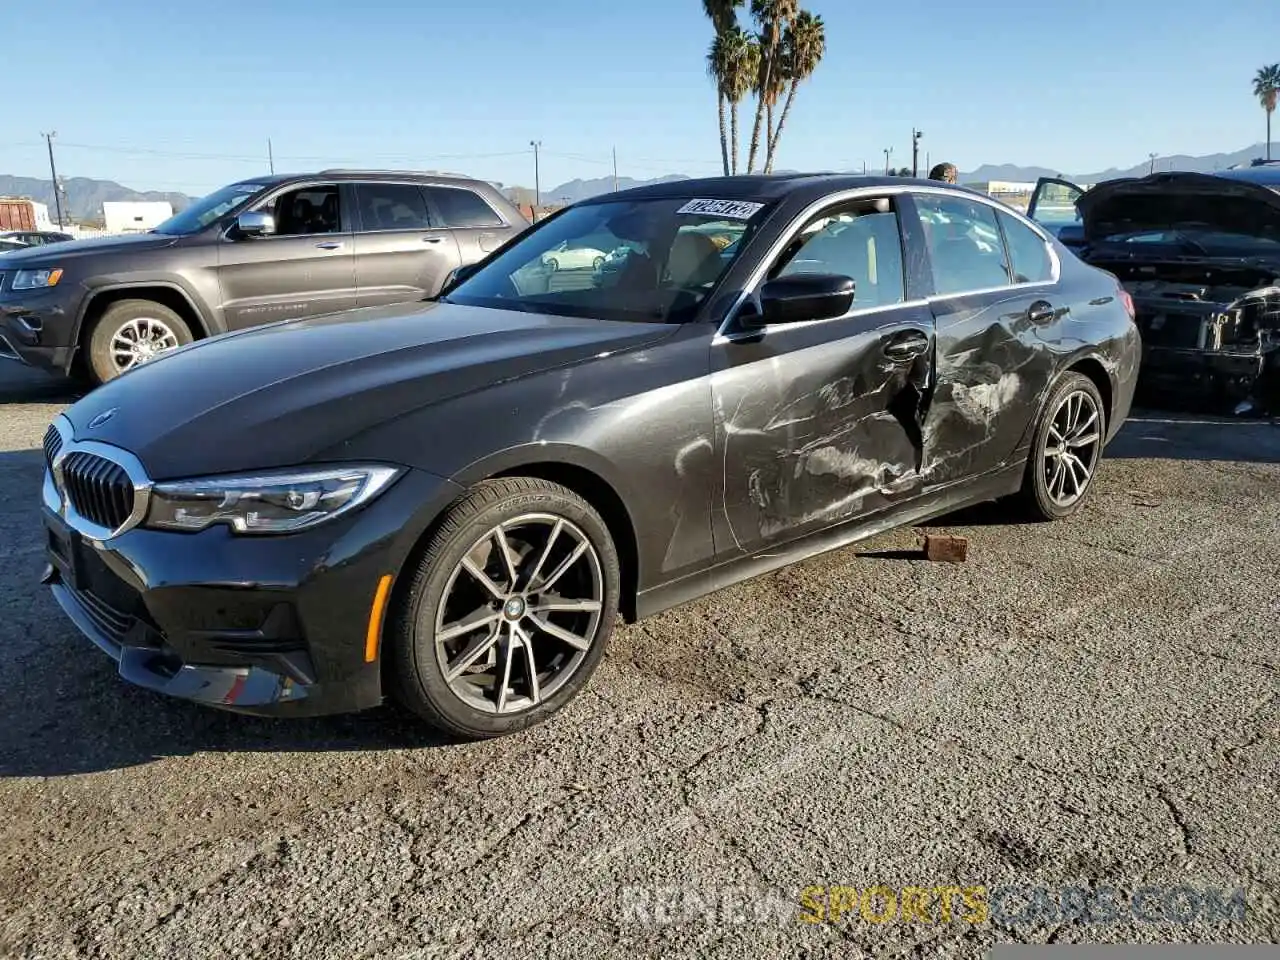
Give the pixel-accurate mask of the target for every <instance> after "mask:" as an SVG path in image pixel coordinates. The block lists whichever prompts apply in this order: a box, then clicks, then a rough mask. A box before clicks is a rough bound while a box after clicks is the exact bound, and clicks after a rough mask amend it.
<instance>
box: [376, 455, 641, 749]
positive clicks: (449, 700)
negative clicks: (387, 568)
mask: <svg viewBox="0 0 1280 960" xmlns="http://www.w3.org/2000/svg"><path fill="white" fill-rule="evenodd" d="M407 575H408V579H409V583H408V587H407V589H406V590H405V591H404V593H403V596H402V597H401V598H400V601H399V603H398V606H397V612H396V615H395V616H394V618H393V620H392V622H391V623H389V624H388V637H387V641H388V653H389V661H388V664H387V669H388V672H389V674H390V675H389V676H388V681H389V683H390V685H391V687H392V689H393V690H394V691H396V699H397V700H398V701H400V703H401V704H402V705H403V706H405V707H407V708H409V709H410V710H412V711H413V712H414V713H417V714H418V715H419V716H421V717H423V718H424V719H426V720H427V721H429V722H430V723H432V724H433V725H435V726H437V727H439V728H441V729H443V730H445V731H447V732H449V733H451V734H453V735H455V736H461V737H466V738H482V737H494V736H499V735H501V734H505V733H513V732H515V731H517V730H523V729H524V728H526V727H529V726H532V725H534V724H536V723H538V722H540V721H542V720H544V719H546V718H547V717H548V716H550V715H551V714H553V713H555V712H556V711H557V710H559V709H560V708H561V707H563V706H564V705H565V704H566V703H568V702H569V701H570V700H571V699H573V697H574V695H575V694H577V692H578V691H579V690H581V689H582V687H583V686H585V685H586V682H587V680H588V679H589V678H590V677H591V674H592V673H593V672H594V671H595V668H596V666H597V664H599V662H600V658H601V657H602V656H603V655H604V651H605V646H606V644H607V643H608V640H609V635H610V633H611V632H612V631H613V623H614V619H615V618H616V616H617V610H618V589H619V583H620V582H621V577H620V574H619V566H618V554H617V551H616V550H615V548H614V545H613V540H612V539H611V538H610V536H609V531H608V529H607V528H606V527H605V524H604V521H603V520H601V519H600V515H599V514H598V513H596V511H595V510H593V509H592V508H591V505H590V504H588V503H587V502H586V501H585V500H583V499H582V498H581V497H579V496H578V495H577V494H575V493H573V491H571V490H568V489H566V488H565V487H562V486H560V485H558V484H555V483H550V482H549V481H546V480H540V479H535V478H531V477H510V478H506V479H501V480H490V481H486V482H484V483H481V484H479V485H477V486H476V487H474V488H473V489H472V490H471V491H470V493H468V494H467V495H466V496H465V497H464V498H463V499H462V500H460V501H459V502H458V503H457V504H456V505H455V506H454V507H453V508H452V509H451V510H450V511H449V513H448V514H447V515H446V516H445V518H444V520H443V521H442V523H441V524H440V526H439V528H438V529H437V530H436V531H435V533H434V535H433V536H432V537H431V540H430V542H429V543H428V545H427V549H426V551H425V552H424V553H423V555H422V557H421V559H420V560H419V561H418V563H417V566H416V569H410V570H408V571H407Z"/></svg>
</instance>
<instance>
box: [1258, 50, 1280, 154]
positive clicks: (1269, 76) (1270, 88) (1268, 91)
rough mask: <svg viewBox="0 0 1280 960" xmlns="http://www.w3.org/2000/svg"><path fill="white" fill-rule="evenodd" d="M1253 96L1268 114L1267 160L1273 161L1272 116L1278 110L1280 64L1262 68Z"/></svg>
mask: <svg viewBox="0 0 1280 960" xmlns="http://www.w3.org/2000/svg"><path fill="white" fill-rule="evenodd" d="M1253 95H1254V96H1255V97H1257V98H1258V100H1259V101H1260V102H1261V103H1262V109H1263V110H1265V111H1266V112H1267V160H1268V161H1269V160H1270V159H1271V114H1273V113H1275V110H1276V98H1277V96H1278V95H1280V63H1273V64H1271V66H1269V67H1263V68H1261V69H1260V70H1259V71H1258V72H1257V73H1256V74H1255V75H1254V78H1253Z"/></svg>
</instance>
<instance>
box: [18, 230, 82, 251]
mask: <svg viewBox="0 0 1280 960" xmlns="http://www.w3.org/2000/svg"><path fill="white" fill-rule="evenodd" d="M74 239H75V237H73V236H72V235H71V234H69V233H60V232H58V231H56V230H11V231H10V232H8V233H0V240H16V241H18V243H25V244H26V245H27V246H29V247H42V246H44V245H45V244H49V243H66V242H67V241H68V240H74Z"/></svg>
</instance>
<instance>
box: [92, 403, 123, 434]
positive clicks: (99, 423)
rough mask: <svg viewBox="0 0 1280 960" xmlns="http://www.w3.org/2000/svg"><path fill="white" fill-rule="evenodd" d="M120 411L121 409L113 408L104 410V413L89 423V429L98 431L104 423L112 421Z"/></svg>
mask: <svg viewBox="0 0 1280 960" xmlns="http://www.w3.org/2000/svg"><path fill="white" fill-rule="evenodd" d="M118 409H119V407H112V408H111V409H110V410H103V411H102V413H100V414H98V415H97V416H96V417H94V418H93V419H92V420H90V421H89V429H90V430H96V429H97V428H98V427H100V426H102V425H103V424H104V423H106V422H107V421H108V420H110V419H111V418H112V417H114V416H115V415H116V410H118Z"/></svg>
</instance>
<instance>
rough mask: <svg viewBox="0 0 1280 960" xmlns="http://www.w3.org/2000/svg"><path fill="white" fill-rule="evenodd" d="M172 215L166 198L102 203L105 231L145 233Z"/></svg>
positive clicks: (171, 208)
mask: <svg viewBox="0 0 1280 960" xmlns="http://www.w3.org/2000/svg"><path fill="white" fill-rule="evenodd" d="M172 216H173V204H171V203H169V201H168V200H108V201H106V202H104V203H103V204H102V220H103V223H104V224H105V225H106V228H107V233H145V232H146V231H147V230H150V229H151V228H152V227H156V226H159V225H160V224H162V223H164V221H166V220H168V219H169V218H170V217H172Z"/></svg>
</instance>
